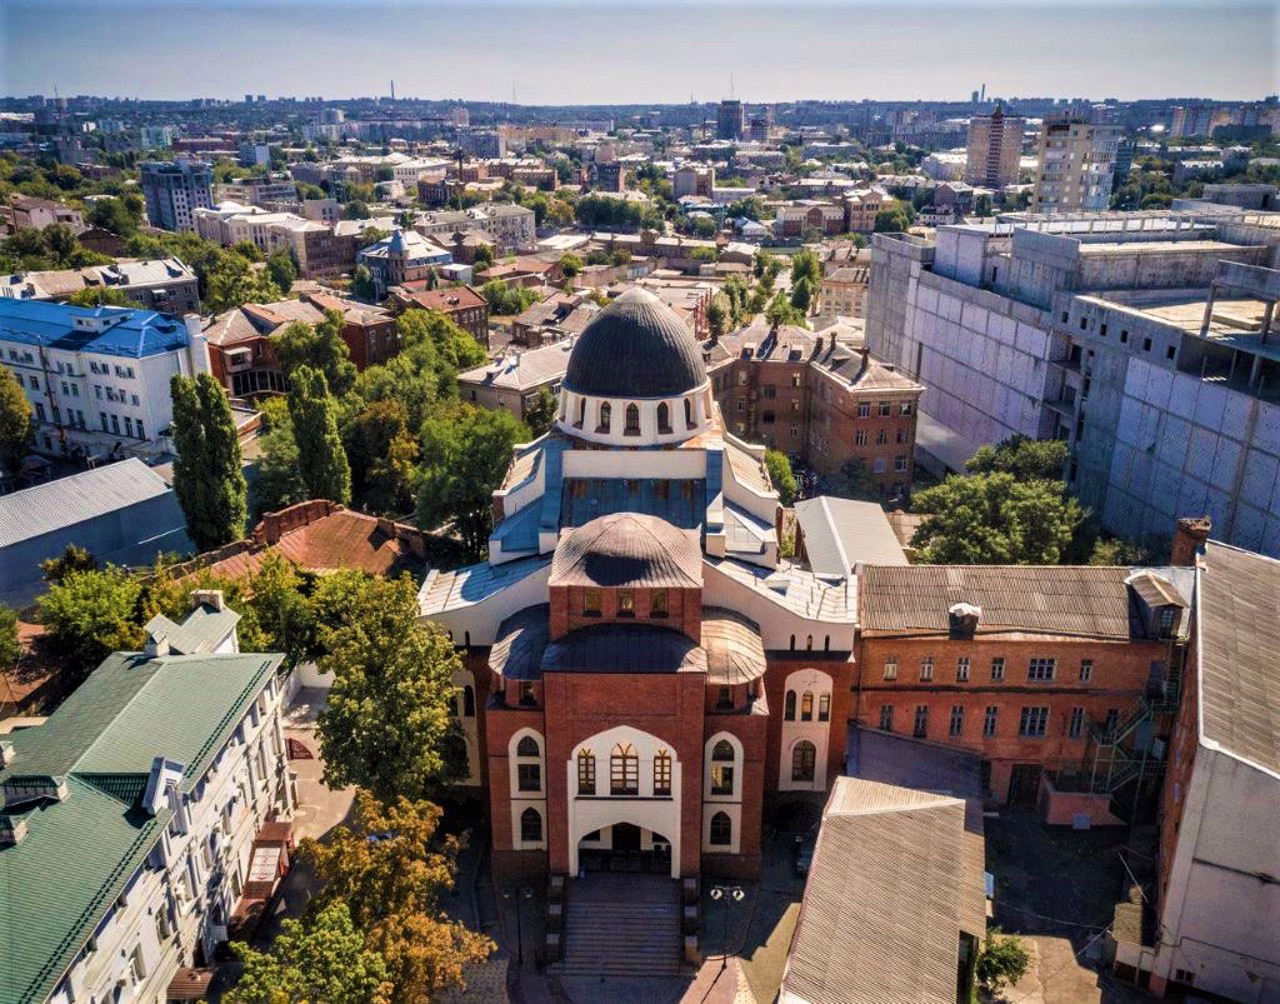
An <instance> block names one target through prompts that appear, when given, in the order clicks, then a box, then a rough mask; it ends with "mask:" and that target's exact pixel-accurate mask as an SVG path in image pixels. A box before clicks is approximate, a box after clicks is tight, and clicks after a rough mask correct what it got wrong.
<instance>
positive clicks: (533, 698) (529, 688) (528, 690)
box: [520, 681, 538, 708]
mask: <svg viewBox="0 0 1280 1004" xmlns="http://www.w3.org/2000/svg"><path fill="white" fill-rule="evenodd" d="M520 703H521V704H522V705H523V706H524V707H526V708H533V707H537V704H538V697H537V695H536V694H535V693H534V692H533V684H532V683H529V682H528V681H525V682H522V683H521V684H520Z"/></svg>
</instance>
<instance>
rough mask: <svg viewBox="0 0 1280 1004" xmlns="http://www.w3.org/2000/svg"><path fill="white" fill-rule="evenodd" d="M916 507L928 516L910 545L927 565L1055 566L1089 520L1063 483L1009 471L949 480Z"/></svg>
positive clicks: (926, 494) (923, 493)
mask: <svg viewBox="0 0 1280 1004" xmlns="http://www.w3.org/2000/svg"><path fill="white" fill-rule="evenodd" d="M913 508H915V510H916V511H917V512H923V513H928V514H929V515H928V518H926V519H925V520H924V522H923V523H921V525H920V527H919V528H918V529H917V530H916V533H915V536H914V537H913V538H912V541H911V543H912V546H913V547H915V548H916V550H917V557H918V560H920V561H921V562H924V563H927V564H959V565H1056V564H1058V562H1060V561H1061V560H1062V559H1063V557H1064V556H1065V555H1066V554H1067V553H1068V550H1069V548H1070V547H1071V545H1072V542H1073V539H1074V537H1075V534H1076V532H1077V530H1078V529H1079V528H1080V527H1081V525H1082V524H1083V523H1084V519H1085V513H1084V510H1082V509H1081V508H1080V504H1079V503H1078V502H1076V501H1075V500H1074V499H1069V498H1065V497H1064V495H1063V485H1062V482H1060V481H1021V480H1019V479H1018V478H1017V477H1016V476H1014V475H1012V474H1007V473H1004V472H999V473H995V474H972V475H968V476H964V477H958V476H952V477H949V478H947V479H946V480H945V481H943V482H942V484H939V485H934V486H933V487H932V488H926V489H924V490H923V491H921V492H919V493H918V494H917V495H916V497H915V500H914V503H913Z"/></svg>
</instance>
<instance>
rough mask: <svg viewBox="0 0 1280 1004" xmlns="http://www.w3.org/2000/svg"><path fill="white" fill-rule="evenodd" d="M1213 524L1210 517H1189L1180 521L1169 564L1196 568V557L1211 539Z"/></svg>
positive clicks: (1174, 536)
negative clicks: (1210, 533) (1210, 532)
mask: <svg viewBox="0 0 1280 1004" xmlns="http://www.w3.org/2000/svg"><path fill="white" fill-rule="evenodd" d="M1212 528H1213V523H1212V522H1211V521H1210V519H1209V517H1208V516H1200V517H1194V516H1193V517H1189V518H1183V519H1180V520H1178V529H1177V530H1176V531H1174V534H1173V549H1172V551H1171V552H1170V554H1169V564H1171V565H1187V566H1191V567H1194V566H1195V563H1196V556H1197V555H1198V554H1199V553H1200V550H1201V548H1203V547H1204V544H1205V541H1207V540H1208V539H1209V531H1210V530H1211V529H1212Z"/></svg>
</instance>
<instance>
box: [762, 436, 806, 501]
mask: <svg viewBox="0 0 1280 1004" xmlns="http://www.w3.org/2000/svg"><path fill="white" fill-rule="evenodd" d="M764 466H765V467H766V468H767V469H768V471H769V480H770V481H772V482H773V487H774V488H776V489H777V490H778V496H779V498H780V500H781V502H782V504H783V505H787V506H789V505H794V504H795V501H796V495H797V493H798V491H799V488H798V486H797V484H796V476H795V474H794V473H792V471H791V461H790V460H789V459H787V455H786V454H785V453H783V452H782V451H781V450H766V451H765V455H764Z"/></svg>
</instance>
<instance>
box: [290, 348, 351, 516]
mask: <svg viewBox="0 0 1280 1004" xmlns="http://www.w3.org/2000/svg"><path fill="white" fill-rule="evenodd" d="M290 382H291V384H292V390H291V391H290V393H289V416H290V417H291V418H292V419H293V439H294V442H295V443H296V444H297V446H298V473H299V474H300V475H301V477H302V483H303V484H304V485H306V486H307V493H308V495H310V497H311V498H313V499H329V500H330V501H331V502H337V503H339V504H340V505H346V504H347V503H348V502H350V501H351V467H350V465H349V464H348V463H347V454H346V451H345V450H344V449H343V448H342V437H341V436H339V435H338V415H337V412H338V408H337V402H335V401H334V399H333V398H332V397H331V396H330V395H329V383H328V381H327V380H325V378H324V374H323V373H322V372H320V371H319V370H317V369H312V368H311V367H310V366H299V367H298V368H297V369H296V370H294V372H293V377H292V380H291V381H290Z"/></svg>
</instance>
